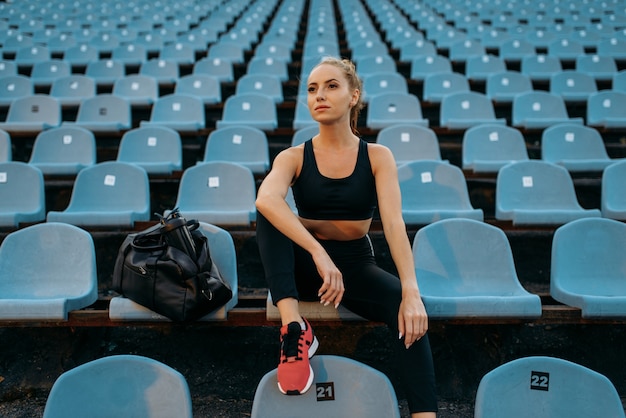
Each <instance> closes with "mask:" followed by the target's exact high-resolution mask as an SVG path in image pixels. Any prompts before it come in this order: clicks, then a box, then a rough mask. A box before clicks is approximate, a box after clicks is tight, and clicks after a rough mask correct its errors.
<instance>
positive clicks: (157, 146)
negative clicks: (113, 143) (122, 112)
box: [117, 126, 183, 175]
mask: <svg viewBox="0 0 626 418" xmlns="http://www.w3.org/2000/svg"><path fill="white" fill-rule="evenodd" d="M182 154H183V150H182V143H181V139H180V134H179V133H178V132H177V131H175V130H173V129H170V128H167V127H165V126H144V127H139V128H135V129H131V130H130V131H126V132H125V133H124V135H123V136H122V140H121V141H120V145H119V148H118V151H117V161H120V162H124V163H129V164H135V165H138V166H140V167H142V168H143V169H144V170H146V172H147V173H148V174H164V175H169V174H172V172H174V171H179V170H182V168H183V161H182V160H183V155H182Z"/></svg>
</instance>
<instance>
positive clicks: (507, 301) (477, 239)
mask: <svg viewBox="0 0 626 418" xmlns="http://www.w3.org/2000/svg"><path fill="white" fill-rule="evenodd" d="M413 258H414V260H415V273H416V275H417V281H418V284H419V288H420V294H421V295H422V299H423V301H424V306H425V307H426V311H427V312H428V316H429V317H430V318H503V317H504V318H538V317H540V316H541V300H540V298H539V296H537V295H534V294H531V293H529V292H528V291H527V290H525V289H524V288H523V287H522V285H521V284H520V281H519V279H518V277H517V272H516V270H515V264H514V260H513V255H512V251H511V247H510V244H509V241H508V238H507V236H506V235H505V234H504V232H503V231H502V230H501V229H500V228H498V227H496V226H493V225H489V224H487V223H484V222H480V221H477V220H472V219H445V220H441V221H438V222H435V223H432V224H430V225H427V226H425V227H423V228H421V229H420V230H419V231H417V234H416V235H415V238H414V240H413Z"/></svg>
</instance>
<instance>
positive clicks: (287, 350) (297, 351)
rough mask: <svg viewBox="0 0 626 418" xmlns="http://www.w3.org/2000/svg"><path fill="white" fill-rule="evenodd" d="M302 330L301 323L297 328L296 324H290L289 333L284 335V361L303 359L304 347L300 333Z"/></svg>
mask: <svg viewBox="0 0 626 418" xmlns="http://www.w3.org/2000/svg"><path fill="white" fill-rule="evenodd" d="M302 332H303V331H302V329H300V325H298V328H297V329H296V327H295V325H294V326H291V325H289V326H288V328H287V334H285V335H284V336H283V341H282V352H283V359H282V362H283V363H288V362H292V361H295V360H302V348H301V344H300V335H301V334H302Z"/></svg>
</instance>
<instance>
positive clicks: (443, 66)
mask: <svg viewBox="0 0 626 418" xmlns="http://www.w3.org/2000/svg"><path fill="white" fill-rule="evenodd" d="M451 72H452V63H451V62H450V60H449V59H448V58H447V57H444V56H443V55H424V56H419V57H417V58H414V59H413V61H411V74H410V79H411V80H417V81H424V79H425V78H426V76H427V75H429V74H437V73H451Z"/></svg>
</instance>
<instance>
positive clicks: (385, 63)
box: [355, 55, 397, 78]
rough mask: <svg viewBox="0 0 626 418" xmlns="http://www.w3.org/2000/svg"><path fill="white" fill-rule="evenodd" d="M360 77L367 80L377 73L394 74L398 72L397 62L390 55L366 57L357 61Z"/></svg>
mask: <svg viewBox="0 0 626 418" xmlns="http://www.w3.org/2000/svg"><path fill="white" fill-rule="evenodd" d="M355 64H356V67H357V68H358V71H359V76H361V77H363V78H366V77H367V76H369V75H372V74H377V73H393V72H396V71H397V68H396V61H395V60H394V59H393V58H392V57H391V56H390V55H366V56H364V57H360V58H358V59H357V60H356V61H355Z"/></svg>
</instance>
